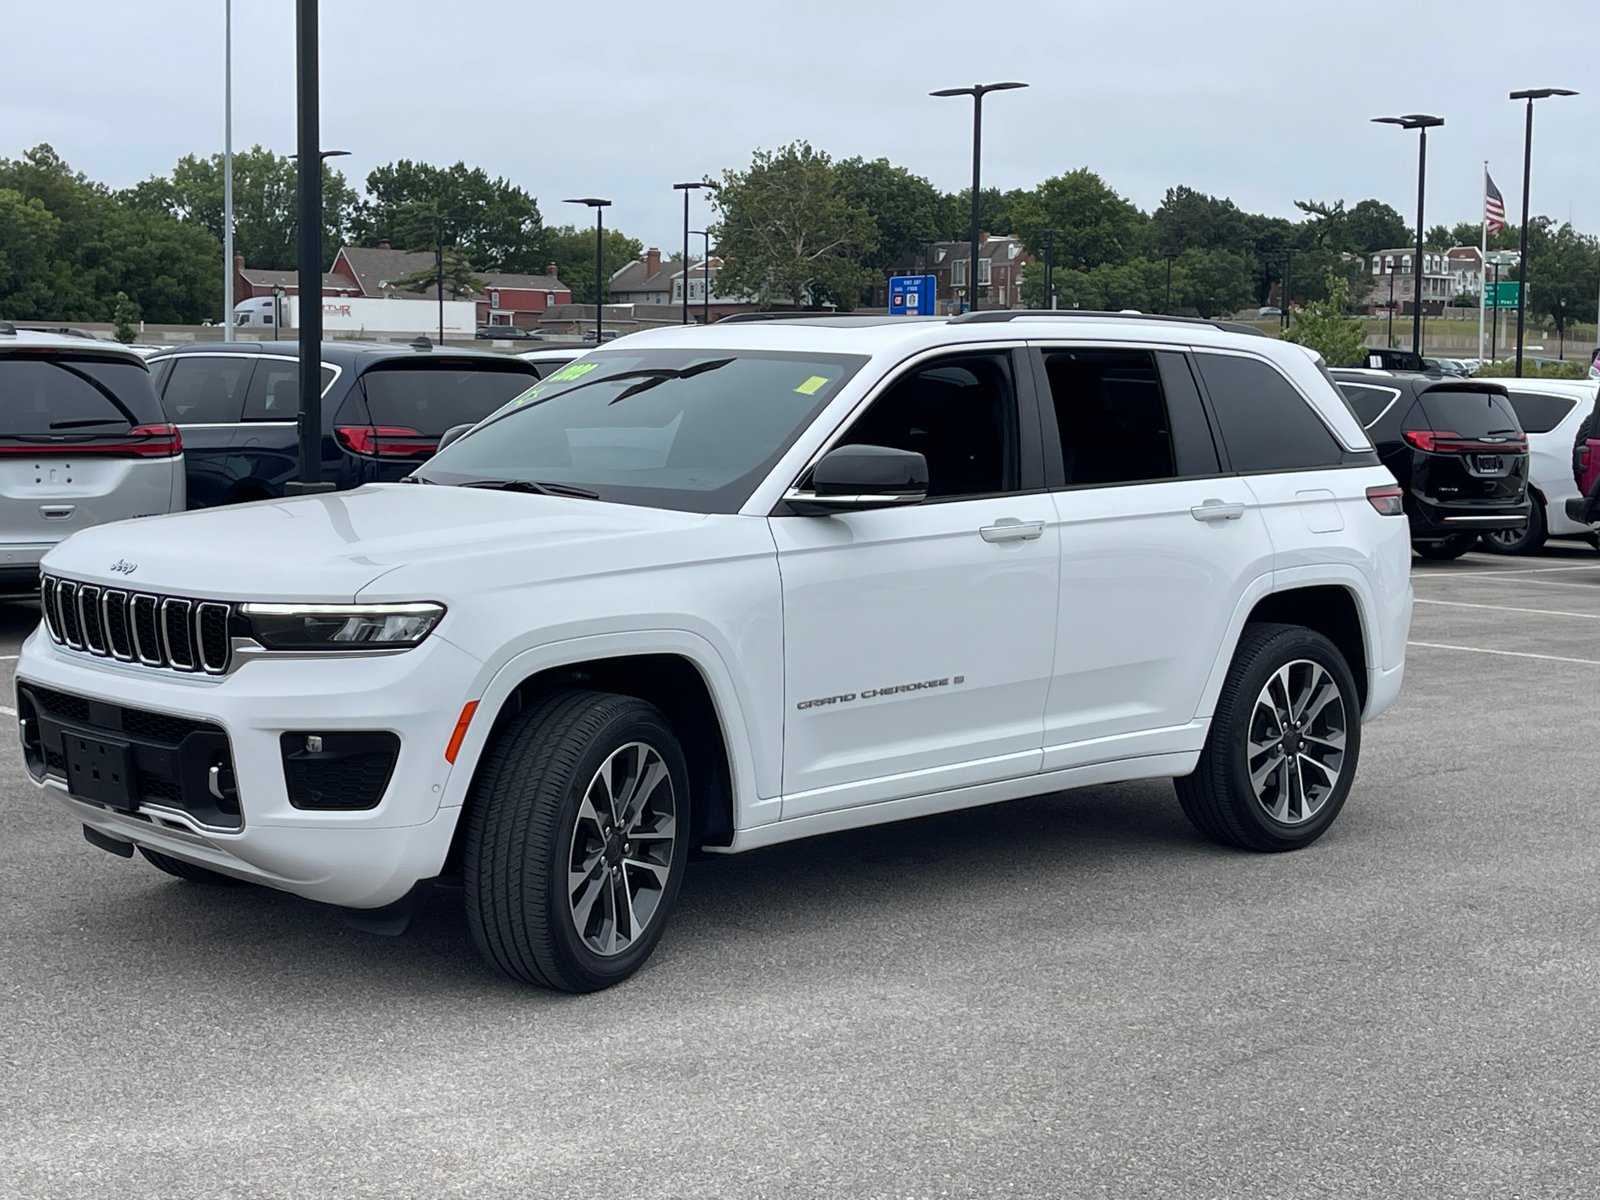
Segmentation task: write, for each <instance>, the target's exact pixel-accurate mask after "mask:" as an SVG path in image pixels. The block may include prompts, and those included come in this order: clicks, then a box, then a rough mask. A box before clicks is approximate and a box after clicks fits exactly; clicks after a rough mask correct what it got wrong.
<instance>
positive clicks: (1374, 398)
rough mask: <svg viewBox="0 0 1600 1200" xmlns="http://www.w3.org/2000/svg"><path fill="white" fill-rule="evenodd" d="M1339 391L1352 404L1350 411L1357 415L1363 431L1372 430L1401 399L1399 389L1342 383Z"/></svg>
mask: <svg viewBox="0 0 1600 1200" xmlns="http://www.w3.org/2000/svg"><path fill="white" fill-rule="evenodd" d="M1339 390H1340V391H1341V392H1343V393H1344V398H1345V399H1346V400H1348V401H1349V402H1350V411H1351V412H1353V413H1355V415H1356V420H1358V421H1360V422H1361V427H1362V428H1363V429H1371V428H1372V426H1373V423H1374V422H1376V421H1377V419H1378V418H1379V417H1381V416H1383V414H1384V413H1385V412H1387V411H1388V409H1389V406H1390V405H1391V404H1393V403H1394V402H1395V401H1396V400H1397V399H1399V396H1400V391H1399V389H1398V388H1386V387H1378V386H1376V385H1369V384H1364V383H1341V384H1340V385H1339Z"/></svg>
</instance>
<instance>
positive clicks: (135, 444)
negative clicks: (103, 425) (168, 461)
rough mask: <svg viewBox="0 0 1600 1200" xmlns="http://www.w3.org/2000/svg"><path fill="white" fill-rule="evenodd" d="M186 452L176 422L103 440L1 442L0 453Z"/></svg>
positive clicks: (167, 455) (155, 454)
mask: <svg viewBox="0 0 1600 1200" xmlns="http://www.w3.org/2000/svg"><path fill="white" fill-rule="evenodd" d="M182 453H183V435H182V434H180V433H179V432H178V427H177V426H176V425H136V426H134V428H132V429H130V430H128V432H127V433H125V434H121V435H119V436H117V437H115V438H107V439H106V440H105V441H103V442H33V443H23V444H20V445H19V444H13V443H0V454H21V455H25V456H31V457H33V458H38V457H39V456H41V455H46V454H48V455H50V456H51V457H56V456H60V455H70V456H72V457H74V458H83V457H84V456H86V455H91V454H93V455H97V456H99V457H112V458H129V457H132V458H172V457H174V456H175V455H178V454H182Z"/></svg>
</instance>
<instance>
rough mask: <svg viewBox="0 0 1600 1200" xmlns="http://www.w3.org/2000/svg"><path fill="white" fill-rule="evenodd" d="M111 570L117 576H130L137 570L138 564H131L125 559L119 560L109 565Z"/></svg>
mask: <svg viewBox="0 0 1600 1200" xmlns="http://www.w3.org/2000/svg"><path fill="white" fill-rule="evenodd" d="M111 569H112V570H113V571H115V572H116V573H117V574H118V575H132V574H133V573H134V572H135V571H137V570H138V569H139V564H138V563H131V562H129V561H127V559H123V558H119V559H117V561H116V562H114V563H112V564H111Z"/></svg>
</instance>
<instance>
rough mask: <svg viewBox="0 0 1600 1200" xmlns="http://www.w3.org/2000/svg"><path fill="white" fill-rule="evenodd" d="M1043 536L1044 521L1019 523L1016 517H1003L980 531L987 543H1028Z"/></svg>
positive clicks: (980, 535)
mask: <svg viewBox="0 0 1600 1200" xmlns="http://www.w3.org/2000/svg"><path fill="white" fill-rule="evenodd" d="M1043 534H1044V522H1043V521H1019V520H1017V518H1015V517H1001V518H1000V519H999V520H998V521H996V522H995V523H994V524H993V525H985V526H984V527H983V528H982V529H980V530H978V536H979V537H981V538H982V539H983V540H984V541H986V542H1028V541H1032V540H1033V539H1034V538H1036V537H1040V536H1042V535H1043Z"/></svg>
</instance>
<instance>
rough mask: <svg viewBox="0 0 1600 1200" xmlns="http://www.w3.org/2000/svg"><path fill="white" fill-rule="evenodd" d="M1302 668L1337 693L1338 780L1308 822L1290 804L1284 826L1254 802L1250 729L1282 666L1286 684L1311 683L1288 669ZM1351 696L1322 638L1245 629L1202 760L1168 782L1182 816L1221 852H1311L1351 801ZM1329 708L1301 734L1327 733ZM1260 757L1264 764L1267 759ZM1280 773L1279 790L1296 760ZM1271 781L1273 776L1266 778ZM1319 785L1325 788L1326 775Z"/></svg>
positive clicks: (1357, 741)
mask: <svg viewBox="0 0 1600 1200" xmlns="http://www.w3.org/2000/svg"><path fill="white" fill-rule="evenodd" d="M1304 663H1314V664H1316V665H1317V666H1320V667H1321V668H1322V669H1323V671H1324V672H1325V673H1326V676H1327V677H1328V678H1329V679H1330V680H1331V682H1332V684H1333V686H1334V687H1335V688H1337V689H1338V693H1339V695H1338V697H1337V699H1338V701H1339V704H1340V705H1341V706H1342V711H1341V712H1340V713H1339V714H1338V715H1339V717H1340V722H1339V725H1340V729H1341V731H1342V735H1343V736H1342V747H1343V748H1342V753H1341V754H1340V756H1339V759H1338V762H1337V764H1336V765H1337V775H1336V777H1335V778H1334V779H1333V781H1332V786H1331V788H1328V789H1327V790H1326V793H1325V795H1324V796H1323V797H1322V798H1321V799H1320V800H1319V801H1318V803H1317V806H1316V807H1315V810H1314V812H1312V813H1311V814H1310V815H1309V816H1307V815H1306V814H1305V813H1304V811H1302V812H1301V813H1300V819H1298V820H1294V819H1292V818H1293V817H1294V816H1295V814H1294V812H1293V806H1292V804H1291V805H1290V806H1289V808H1288V811H1287V812H1286V818H1289V819H1278V818H1275V817H1274V816H1273V814H1272V813H1271V812H1269V811H1268V808H1267V800H1266V799H1264V798H1260V797H1258V794H1257V792H1256V789H1255V787H1254V786H1253V785H1252V783H1251V779H1250V761H1251V756H1250V753H1249V749H1248V745H1249V741H1250V737H1251V734H1252V725H1253V723H1254V722H1256V721H1257V720H1258V713H1259V710H1258V704H1259V702H1260V699H1261V698H1262V697H1263V693H1264V690H1265V689H1266V688H1267V686H1268V683H1269V681H1271V680H1273V678H1274V676H1276V675H1277V674H1278V672H1279V671H1280V670H1281V669H1283V668H1284V667H1285V666H1289V667H1290V671H1291V677H1294V673H1295V672H1300V673H1301V675H1300V677H1301V678H1307V677H1314V675H1315V673H1314V672H1311V671H1310V669H1309V668H1308V667H1303V666H1295V665H1293V664H1304ZM1310 694H1311V697H1312V698H1315V697H1316V696H1317V695H1319V694H1320V693H1318V692H1317V691H1316V690H1315V689H1313V690H1312V692H1311V693H1310ZM1356 696H1357V693H1356V684H1355V678H1354V677H1353V676H1352V675H1351V673H1350V667H1349V665H1348V664H1347V663H1346V662H1345V660H1344V655H1342V654H1340V653H1339V650H1338V648H1337V647H1336V646H1334V644H1333V643H1332V642H1330V641H1329V640H1328V639H1327V638H1325V637H1323V636H1322V635H1321V634H1320V633H1317V632H1316V631H1315V630H1311V629H1306V628H1304V627H1302V626H1299V625H1268V624H1259V625H1247V626H1245V631H1244V635H1243V636H1242V637H1241V638H1240V639H1239V647H1238V649H1237V650H1235V651H1234V655H1233V664H1232V666H1230V667H1229V668H1228V677H1227V679H1226V680H1225V681H1224V683H1223V685H1222V693H1221V695H1219V696H1218V697H1217V707H1216V711H1215V713H1214V714H1213V715H1212V718H1211V730H1210V732H1209V733H1208V734H1207V736H1206V744H1205V749H1203V750H1202V751H1201V752H1200V761H1199V763H1198V764H1196V766H1195V769H1194V773H1193V774H1191V775H1186V776H1184V777H1183V778H1182V779H1174V780H1173V781H1172V782H1173V786H1174V787H1175V788H1176V789H1177V792H1178V801H1179V803H1180V804H1182V805H1183V811H1184V814H1185V815H1186V816H1187V817H1188V818H1189V820H1190V821H1192V822H1193V823H1194V826H1195V828H1196V829H1198V830H1199V831H1200V832H1201V833H1203V834H1205V835H1206V836H1207V837H1209V838H1211V839H1212V840H1214V841H1218V842H1221V843H1222V844H1223V845H1225V846H1238V847H1241V848H1243V849H1246V850H1260V851H1265V852H1276V851H1283V850H1299V849H1301V848H1303V847H1305V846H1309V845H1310V844H1311V843H1312V842H1314V841H1316V840H1317V839H1318V838H1319V837H1321V836H1322V835H1323V834H1324V833H1326V832H1327V831H1328V827H1329V826H1330V825H1332V824H1333V822H1334V819H1335V818H1336V817H1337V816H1338V815H1339V810H1340V809H1341V808H1343V807H1344V801H1345V797H1346V796H1348V795H1349V794H1350V784H1351V781H1352V780H1353V779H1354V778H1355V773H1356V767H1357V764H1358V762H1359V760H1360V757H1361V712H1360V708H1359V705H1358V702H1357V699H1356ZM1332 707H1333V705H1332V702H1329V703H1328V704H1327V705H1326V707H1324V708H1322V709H1321V710H1319V711H1318V712H1317V713H1316V714H1315V720H1313V721H1311V722H1309V723H1308V724H1307V726H1306V728H1307V729H1315V730H1317V731H1318V734H1317V735H1313V736H1322V737H1327V736H1328V735H1329V734H1330V732H1331V727H1332V724H1333V720H1332V715H1331V714H1330V715H1329V717H1328V718H1327V723H1326V724H1324V723H1323V722H1324V714H1325V713H1329V710H1330V709H1331V708H1332ZM1302 711H1304V709H1302ZM1292 736H1293V737H1294V738H1295V739H1296V748H1298V747H1299V746H1300V745H1302V744H1304V739H1303V738H1302V737H1301V735H1300V734H1299V733H1298V731H1297V730H1296V731H1294V732H1293V734H1292ZM1258 757H1259V758H1260V759H1262V760H1265V759H1266V757H1267V756H1266V755H1260V756H1258ZM1291 766H1292V768H1293V770H1292V771H1291V770H1290V767H1291ZM1284 771H1285V774H1284V775H1283V776H1282V778H1281V779H1280V780H1279V782H1280V784H1281V785H1283V786H1287V785H1288V782H1289V778H1288V776H1289V774H1293V775H1294V776H1295V777H1296V778H1297V779H1298V778H1300V777H1302V776H1303V775H1304V774H1305V772H1304V770H1303V769H1302V768H1301V767H1300V766H1299V762H1298V761H1296V762H1295V763H1293V764H1289V765H1286V767H1285V768H1284ZM1275 776H1276V772H1275V773H1274V776H1269V777H1268V778H1269V780H1270V779H1272V778H1274V777H1275ZM1313 777H1315V776H1314V773H1313ZM1321 779H1322V782H1323V784H1324V785H1325V784H1326V782H1327V779H1328V776H1327V774H1326V773H1324V774H1323V775H1322V776H1321ZM1300 786H1302V787H1303V786H1304V785H1300ZM1302 794H1303V793H1302Z"/></svg>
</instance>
